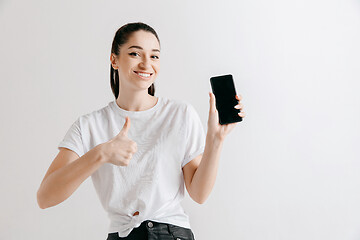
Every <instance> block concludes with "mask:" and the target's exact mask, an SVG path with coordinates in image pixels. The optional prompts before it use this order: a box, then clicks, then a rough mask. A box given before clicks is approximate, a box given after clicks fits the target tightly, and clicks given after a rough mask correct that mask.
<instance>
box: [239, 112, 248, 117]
mask: <svg viewBox="0 0 360 240" xmlns="http://www.w3.org/2000/svg"><path fill="white" fill-rule="evenodd" d="M238 114H239V116H240V117H245V116H246V115H245V112H239V113H238Z"/></svg>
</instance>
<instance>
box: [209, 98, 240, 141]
mask: <svg viewBox="0 0 360 240" xmlns="http://www.w3.org/2000/svg"><path fill="white" fill-rule="evenodd" d="M209 96H210V110H209V119H208V130H207V131H208V132H207V134H208V135H209V134H210V136H211V137H215V138H217V139H219V140H221V141H222V140H224V139H225V136H226V135H227V134H228V133H230V132H231V130H232V129H233V128H234V127H235V126H236V124H237V122H236V123H229V124H225V125H221V124H220V123H219V115H218V111H217V109H216V104H215V95H214V94H213V93H212V92H209ZM236 99H237V100H238V104H237V105H236V106H234V108H237V109H240V112H239V113H238V114H239V116H240V117H242V118H244V117H245V113H244V112H243V111H242V109H243V105H242V104H241V103H240V101H241V100H242V97H241V95H240V96H238V95H236Z"/></svg>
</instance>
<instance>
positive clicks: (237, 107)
mask: <svg viewBox="0 0 360 240" xmlns="http://www.w3.org/2000/svg"><path fill="white" fill-rule="evenodd" d="M243 107H244V105H242V104H241V103H240V104H238V105H235V106H234V108H236V109H242V108H243Z"/></svg>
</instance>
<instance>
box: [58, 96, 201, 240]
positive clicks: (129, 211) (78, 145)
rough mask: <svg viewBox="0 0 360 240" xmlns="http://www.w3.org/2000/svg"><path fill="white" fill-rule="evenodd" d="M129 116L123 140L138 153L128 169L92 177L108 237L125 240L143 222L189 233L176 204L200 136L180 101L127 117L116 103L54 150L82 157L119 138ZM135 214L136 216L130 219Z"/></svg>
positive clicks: (105, 169)
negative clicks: (115, 234)
mask: <svg viewBox="0 0 360 240" xmlns="http://www.w3.org/2000/svg"><path fill="white" fill-rule="evenodd" d="M126 116H129V118H130V121H131V124H130V129H129V131H128V137H129V138H130V139H131V140H133V141H134V142H136V144H137V152H136V153H135V154H134V155H133V157H132V159H131V160H130V163H129V165H128V166H116V165H113V164H111V163H105V164H103V165H102V166H101V167H100V168H99V169H98V170H97V171H95V172H94V173H93V174H92V175H91V178H92V182H93V184H94V187H95V190H96V192H97V195H98V196H99V199H100V202H101V204H102V206H103V208H104V209H105V210H106V211H107V212H108V216H109V219H110V226H109V229H108V231H109V233H112V232H119V237H126V236H127V235H128V234H129V233H130V232H131V230H132V229H133V228H135V227H138V226H140V224H141V222H143V221H145V220H153V221H157V222H163V223H170V224H173V225H178V226H181V227H185V228H191V227H190V223H189V218H188V215H187V214H186V212H185V211H184V210H183V208H182V206H181V205H180V202H181V201H182V199H183V198H184V189H185V188H184V177H183V172H182V167H183V166H185V165H186V164H187V163H188V162H190V161H191V160H192V159H194V158H195V157H197V156H198V155H200V154H201V153H203V151H204V147H205V132H204V129H203V126H202V123H201V121H200V118H199V115H198V114H197V112H196V110H195V109H194V107H193V106H192V105H191V104H189V103H188V102H186V101H183V100H170V99H167V98H163V97H158V102H157V104H156V105H155V106H153V107H152V108H150V109H147V110H145V111H126V110H124V109H122V108H120V107H119V106H118V105H117V103H116V101H115V100H114V101H112V102H109V104H108V105H107V106H106V107H103V108H101V109H99V110H96V111H93V112H91V113H88V114H85V115H83V116H81V117H79V118H78V119H77V120H76V121H75V122H74V123H73V124H72V126H71V127H70V129H69V130H68V132H67V133H66V135H65V137H64V139H63V140H62V141H61V142H60V144H59V145H58V147H59V148H60V147H65V148H68V149H70V150H72V151H74V152H76V153H77V154H78V155H79V156H80V157H81V156H82V155H84V154H85V153H86V152H88V151H89V150H91V149H92V148H94V147H95V146H97V145H98V144H101V143H104V142H107V141H109V140H110V139H112V138H113V137H115V136H116V135H117V134H119V132H120V130H121V129H122V128H123V126H124V123H125V117H126ZM136 211H138V212H139V215H135V216H133V214H134V213H135V212H136Z"/></svg>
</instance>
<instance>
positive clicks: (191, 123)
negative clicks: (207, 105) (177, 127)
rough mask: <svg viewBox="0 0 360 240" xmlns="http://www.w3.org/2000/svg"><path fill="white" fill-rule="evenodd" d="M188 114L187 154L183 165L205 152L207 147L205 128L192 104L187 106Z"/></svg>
mask: <svg viewBox="0 0 360 240" xmlns="http://www.w3.org/2000/svg"><path fill="white" fill-rule="evenodd" d="M186 116H187V117H186V121H187V122H186V128H187V131H186V138H185V156H184V159H183V162H182V165H181V167H184V166H185V165H186V164H187V163H189V162H190V161H191V160H193V159H194V158H195V157H197V156H198V155H200V154H201V153H203V152H204V149H205V132H204V128H203V125H202V123H201V120H200V117H199V114H198V113H197V112H196V110H195V108H194V107H193V106H192V105H191V104H188V106H187V114H186Z"/></svg>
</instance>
